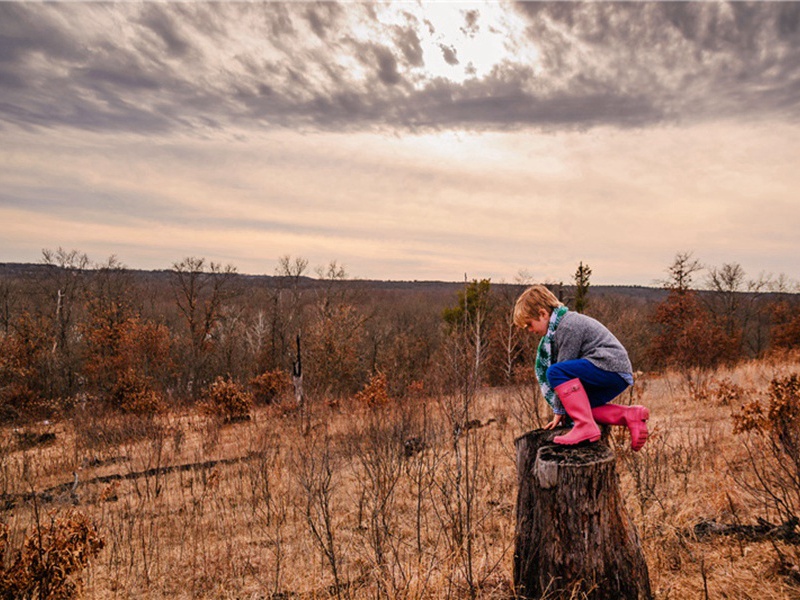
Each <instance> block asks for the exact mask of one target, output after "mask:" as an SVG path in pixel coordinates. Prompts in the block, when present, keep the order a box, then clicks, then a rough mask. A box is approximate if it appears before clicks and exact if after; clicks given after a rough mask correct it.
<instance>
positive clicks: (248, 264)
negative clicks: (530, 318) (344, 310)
mask: <svg viewBox="0 0 800 600" xmlns="http://www.w3.org/2000/svg"><path fill="white" fill-rule="evenodd" d="M799 194H800V3H797V2H754V3H746V2H738V1H737V2H603V1H597V2H567V1H559V2H516V3H515V2H488V1H486V2H457V1H448V2H444V1H424V2H410V1H403V2H396V1H395V2H381V3H372V2H371V3H353V2H347V3H333V2H320V3H310V2H261V1H253V2H225V1H222V2H214V3H209V2H195V1H183V2H151V1H144V2H142V1H137V2H47V3H39V2H36V3H34V2H8V1H0V224H1V225H0V262H38V261H40V260H41V257H42V250H43V249H56V248H58V247H62V248H64V249H65V250H70V249H77V250H79V251H81V252H85V253H86V254H88V255H89V257H90V259H92V261H94V262H96V263H101V262H104V261H105V260H106V259H107V258H108V257H110V256H111V255H114V256H116V257H117V258H118V259H119V260H120V261H121V262H122V263H124V264H125V265H127V266H129V267H131V268H137V269H166V268H169V267H170V266H171V265H172V264H173V263H175V262H178V261H180V260H182V259H183V258H184V257H189V256H194V257H204V258H206V259H207V260H211V261H215V262H219V263H222V264H232V265H234V266H235V267H236V268H237V269H238V271H239V272H241V273H251V274H272V273H274V272H275V269H276V266H277V264H278V261H279V258H280V257H282V256H286V255H289V256H291V257H302V258H305V259H307V260H308V262H309V265H310V267H311V269H309V274H313V268H314V267H316V266H324V265H327V264H329V263H330V262H331V261H336V262H337V264H339V265H342V266H344V267H345V270H346V272H347V273H348V275H349V276H350V277H353V278H359V279H384V280H387V279H388V280H443V281H461V280H463V279H464V277H465V276H466V277H468V278H469V279H482V278H490V279H492V281H495V282H513V281H515V280H518V279H519V278H521V277H522V278H525V279H526V280H532V281H569V280H571V279H572V277H573V276H574V273H575V270H576V268H577V266H578V264H579V262H583V263H584V264H588V265H589V266H590V267H591V269H592V278H591V281H592V283H594V284H619V285H652V284H653V283H654V282H656V281H657V280H660V279H664V278H665V277H666V275H665V272H666V269H667V267H668V266H669V265H670V264H671V263H672V261H673V259H674V257H675V255H676V254H677V253H679V252H691V253H692V255H693V257H694V258H696V259H698V260H699V261H700V262H702V263H703V264H704V265H707V266H722V265H723V264H730V263H738V264H740V265H741V266H742V267H743V268H744V270H745V272H746V273H747V276H748V277H749V278H756V277H758V276H759V275H762V274H773V275H778V274H783V275H785V276H787V277H789V278H790V279H794V280H797V279H800V259H799V258H798V257H800V233H799V232H800V198H799V197H798V195H799Z"/></svg>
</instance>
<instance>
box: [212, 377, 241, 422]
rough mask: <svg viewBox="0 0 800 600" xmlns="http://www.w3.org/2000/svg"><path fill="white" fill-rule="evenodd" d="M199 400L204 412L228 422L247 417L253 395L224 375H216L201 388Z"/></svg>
mask: <svg viewBox="0 0 800 600" xmlns="http://www.w3.org/2000/svg"><path fill="white" fill-rule="evenodd" d="M201 401H202V406H203V409H204V410H205V412H206V413H208V414H210V415H212V416H215V417H219V418H222V419H224V420H225V421H228V422H230V421H237V420H240V419H243V418H247V417H248V416H249V415H250V409H252V408H253V395H252V394H250V392H248V391H247V390H245V389H244V387H242V386H241V385H240V384H238V383H236V382H235V381H231V380H230V379H225V378H224V377H217V378H216V379H215V380H214V381H213V382H212V383H211V384H210V385H209V386H208V387H207V388H206V389H205V390H203V394H202V398H201Z"/></svg>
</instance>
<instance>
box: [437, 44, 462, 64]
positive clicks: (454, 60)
mask: <svg viewBox="0 0 800 600" xmlns="http://www.w3.org/2000/svg"><path fill="white" fill-rule="evenodd" d="M439 48H441V50H442V56H444V62H446V63H447V64H448V65H451V66H455V65H457V64H458V52H457V51H456V49H455V48H453V46H446V45H445V44H439Z"/></svg>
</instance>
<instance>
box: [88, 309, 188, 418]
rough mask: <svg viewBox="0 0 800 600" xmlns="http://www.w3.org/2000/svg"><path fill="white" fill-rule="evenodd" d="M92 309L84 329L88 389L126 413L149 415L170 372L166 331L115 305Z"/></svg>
mask: <svg viewBox="0 0 800 600" xmlns="http://www.w3.org/2000/svg"><path fill="white" fill-rule="evenodd" d="M94 308H95V310H93V311H92V312H91V316H90V319H89V320H88V322H87V324H86V326H85V327H84V338H85V340H86V357H85V358H86V360H85V363H84V375H85V376H86V379H87V383H88V384H89V387H90V388H91V389H94V390H95V391H97V392H98V393H100V394H101V395H103V396H104V398H105V399H106V400H107V401H108V402H110V403H111V404H112V405H114V406H116V407H119V408H122V409H123V410H125V411H126V412H134V413H138V414H142V413H152V412H153V411H155V410H157V407H158V406H159V405H160V393H159V392H158V389H160V388H161V387H163V384H164V380H165V379H166V378H168V377H169V374H170V372H171V369H172V361H171V358H170V344H171V340H170V334H169V331H168V330H167V328H166V327H165V326H163V325H158V324H156V323H152V322H149V321H143V320H142V319H141V318H140V317H139V316H138V315H133V314H128V311H127V310H126V309H125V307H123V306H121V305H120V304H118V303H112V304H110V305H108V306H106V307H104V308H102V309H100V308H97V307H94Z"/></svg>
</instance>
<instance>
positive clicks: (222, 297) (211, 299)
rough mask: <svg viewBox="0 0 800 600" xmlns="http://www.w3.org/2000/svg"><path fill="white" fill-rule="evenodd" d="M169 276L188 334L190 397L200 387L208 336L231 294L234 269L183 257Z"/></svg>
mask: <svg viewBox="0 0 800 600" xmlns="http://www.w3.org/2000/svg"><path fill="white" fill-rule="evenodd" d="M172 275H173V278H172V289H173V294H174V297H175V302H176V304H177V306H178V309H179V310H180V312H181V314H182V315H183V317H184V319H185V321H186V326H187V328H188V331H189V354H188V357H187V359H188V360H187V365H186V368H187V372H186V389H187V391H188V392H189V393H190V394H192V395H194V394H196V393H197V392H198V390H199V388H200V387H201V384H202V383H203V381H202V379H203V368H204V367H205V366H206V364H207V361H208V358H209V355H210V352H211V349H212V332H213V330H214V327H215V326H216V325H217V323H218V321H219V320H220V318H221V316H222V310H223V306H224V302H225V301H226V300H227V299H229V298H230V297H231V296H232V294H233V290H232V289H231V287H232V286H231V284H232V282H233V279H234V277H235V275H236V268H235V267H234V266H232V265H226V266H225V267H222V266H221V265H220V264H218V263H215V262H209V263H208V264H206V260H205V259H204V258H195V257H187V258H184V259H183V260H182V261H180V262H176V263H174V264H173V265H172Z"/></svg>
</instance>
